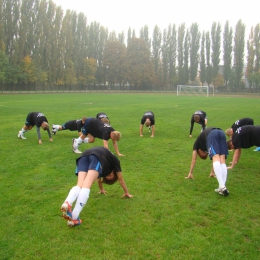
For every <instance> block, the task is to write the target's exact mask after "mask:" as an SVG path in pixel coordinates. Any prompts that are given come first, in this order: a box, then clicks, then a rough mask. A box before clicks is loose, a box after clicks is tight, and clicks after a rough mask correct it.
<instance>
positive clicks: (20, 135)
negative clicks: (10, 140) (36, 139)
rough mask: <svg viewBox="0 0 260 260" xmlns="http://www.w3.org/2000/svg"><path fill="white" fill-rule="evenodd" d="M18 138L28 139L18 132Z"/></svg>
mask: <svg viewBox="0 0 260 260" xmlns="http://www.w3.org/2000/svg"><path fill="white" fill-rule="evenodd" d="M18 138H21V139H26V137H25V136H24V135H23V133H22V131H19V132H18Z"/></svg>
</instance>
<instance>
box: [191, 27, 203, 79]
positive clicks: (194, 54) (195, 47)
mask: <svg viewBox="0 0 260 260" xmlns="http://www.w3.org/2000/svg"><path fill="white" fill-rule="evenodd" d="M200 36H201V35H200V32H199V25H198V24H197V23H193V24H192V25H191V27H190V80H191V82H194V81H195V78H196V77H197V76H198V67H199V58H200V56H199V49H200Z"/></svg>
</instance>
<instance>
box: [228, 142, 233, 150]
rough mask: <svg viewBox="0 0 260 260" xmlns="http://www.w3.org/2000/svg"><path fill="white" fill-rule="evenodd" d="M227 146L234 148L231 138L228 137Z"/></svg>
mask: <svg viewBox="0 0 260 260" xmlns="http://www.w3.org/2000/svg"><path fill="white" fill-rule="evenodd" d="M227 147H228V150H233V149H234V145H233V143H232V139H229V140H228V141H227Z"/></svg>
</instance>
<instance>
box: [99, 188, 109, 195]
mask: <svg viewBox="0 0 260 260" xmlns="http://www.w3.org/2000/svg"><path fill="white" fill-rule="evenodd" d="M99 194H104V195H107V192H106V191H105V190H104V189H103V190H100V191H99Z"/></svg>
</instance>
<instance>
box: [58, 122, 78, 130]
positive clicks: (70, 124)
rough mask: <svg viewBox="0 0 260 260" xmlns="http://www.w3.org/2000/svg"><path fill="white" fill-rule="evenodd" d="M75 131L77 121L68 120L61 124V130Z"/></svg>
mask: <svg viewBox="0 0 260 260" xmlns="http://www.w3.org/2000/svg"><path fill="white" fill-rule="evenodd" d="M67 129H68V130H70V131H76V130H78V126H77V123H76V122H75V121H68V122H66V123H65V124H63V125H62V130H67Z"/></svg>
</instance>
